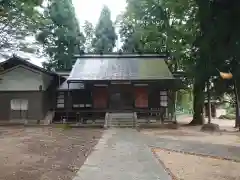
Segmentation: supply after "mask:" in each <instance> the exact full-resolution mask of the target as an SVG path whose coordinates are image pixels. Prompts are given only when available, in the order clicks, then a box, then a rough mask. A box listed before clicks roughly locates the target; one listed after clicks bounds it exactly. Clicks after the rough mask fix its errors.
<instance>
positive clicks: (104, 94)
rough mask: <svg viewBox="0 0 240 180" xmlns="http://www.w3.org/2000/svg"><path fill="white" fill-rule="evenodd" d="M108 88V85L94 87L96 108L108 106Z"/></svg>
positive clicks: (94, 105)
mask: <svg viewBox="0 0 240 180" xmlns="http://www.w3.org/2000/svg"><path fill="white" fill-rule="evenodd" d="M107 105H108V89H107V87H94V89H93V107H94V108H96V109H104V108H107Z"/></svg>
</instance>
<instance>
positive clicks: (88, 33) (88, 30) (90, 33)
mask: <svg viewBox="0 0 240 180" xmlns="http://www.w3.org/2000/svg"><path fill="white" fill-rule="evenodd" d="M83 28H84V35H85V38H86V41H85V52H87V53H91V52H93V47H92V42H93V38H94V26H93V24H92V23H91V22H89V21H85V22H84V26H83Z"/></svg>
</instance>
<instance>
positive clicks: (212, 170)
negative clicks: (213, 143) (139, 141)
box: [154, 149, 240, 180]
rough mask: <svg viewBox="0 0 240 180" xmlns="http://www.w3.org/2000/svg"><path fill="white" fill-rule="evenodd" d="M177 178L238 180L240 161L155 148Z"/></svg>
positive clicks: (190, 179) (187, 179)
mask: <svg viewBox="0 0 240 180" xmlns="http://www.w3.org/2000/svg"><path fill="white" fill-rule="evenodd" d="M154 151H155V154H156V156H157V158H159V159H160V160H161V161H162V162H163V163H164V165H165V166H166V168H168V169H170V171H171V172H172V174H174V176H175V178H176V179H179V180H183V179H184V180H203V179H204V180H216V179H217V180H240V175H239V169H240V163H236V162H231V161H226V160H220V159H213V158H209V157H201V156H194V155H188V154H182V153H176V152H170V151H164V150H159V149H155V150H154Z"/></svg>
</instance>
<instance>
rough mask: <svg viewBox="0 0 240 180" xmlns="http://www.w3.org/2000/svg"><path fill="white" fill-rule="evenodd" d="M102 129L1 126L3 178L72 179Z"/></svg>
mask: <svg viewBox="0 0 240 180" xmlns="http://www.w3.org/2000/svg"><path fill="white" fill-rule="evenodd" d="M101 134H102V130H99V129H68V130H63V129H61V128H51V127H44V128H35V127H28V128H23V127H0V144H1V146H0V162H1V163H0V179H1V180H21V179H23V180H71V179H72V177H74V176H75V174H76V172H77V171H78V169H79V168H80V167H81V165H82V164H83V163H84V161H85V159H86V157H87V156H88V154H89V153H90V151H91V149H92V148H93V147H94V146H95V145H96V143H97V142H98V140H99V139H100V137H101Z"/></svg>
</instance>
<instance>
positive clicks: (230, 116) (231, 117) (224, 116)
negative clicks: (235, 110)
mask: <svg viewBox="0 0 240 180" xmlns="http://www.w3.org/2000/svg"><path fill="white" fill-rule="evenodd" d="M235 118H236V116H235V114H226V115H221V116H220V117H219V119H228V120H234V119H235Z"/></svg>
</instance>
